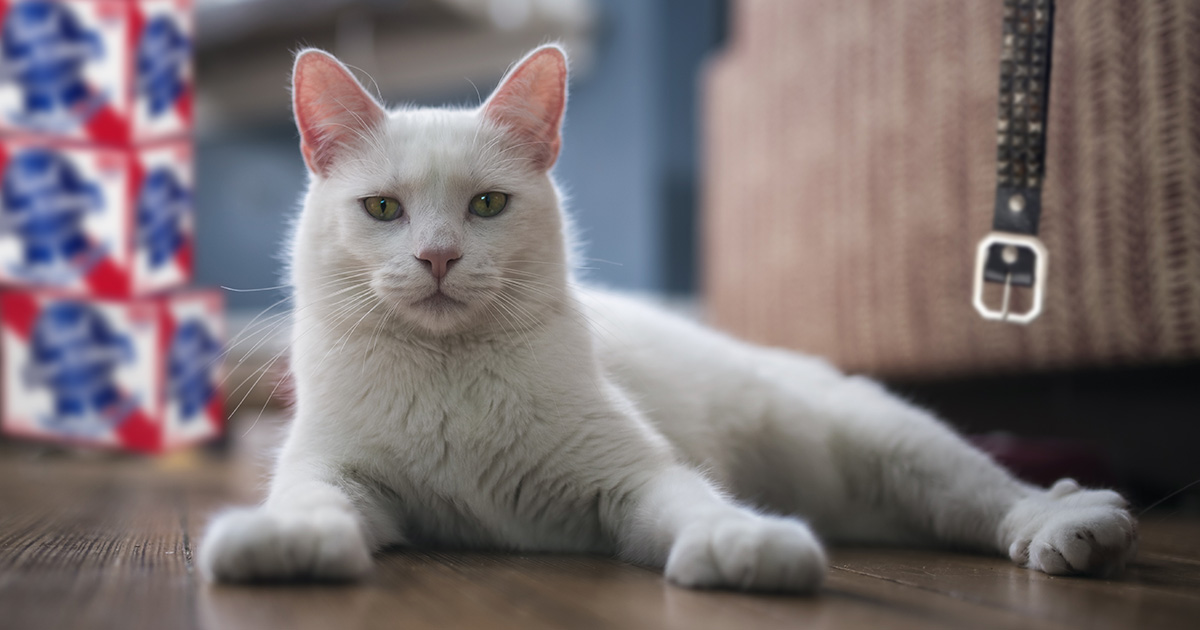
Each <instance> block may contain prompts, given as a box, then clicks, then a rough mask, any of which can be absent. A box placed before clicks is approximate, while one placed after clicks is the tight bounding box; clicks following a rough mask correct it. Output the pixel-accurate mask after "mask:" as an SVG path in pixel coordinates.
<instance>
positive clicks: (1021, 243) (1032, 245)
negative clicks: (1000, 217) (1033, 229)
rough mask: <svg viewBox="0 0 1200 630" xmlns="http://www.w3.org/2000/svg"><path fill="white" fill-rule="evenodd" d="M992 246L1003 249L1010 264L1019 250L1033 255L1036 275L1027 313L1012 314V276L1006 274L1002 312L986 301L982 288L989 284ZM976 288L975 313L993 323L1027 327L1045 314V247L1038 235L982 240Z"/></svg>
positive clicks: (998, 235) (993, 236) (1000, 234)
mask: <svg viewBox="0 0 1200 630" xmlns="http://www.w3.org/2000/svg"><path fill="white" fill-rule="evenodd" d="M993 245H1003V246H1004V250H1003V253H1004V256H1005V257H1006V259H1007V258H1011V260H1006V262H1009V263H1010V264H1011V263H1012V262H1015V261H1016V260H1017V256H1018V252H1019V250H1022V249H1026V250H1029V251H1030V252H1031V253H1032V254H1033V259H1034V275H1033V279H1032V280H1033V281H1032V284H1031V285H1030V289H1032V290H1033V304H1032V305H1031V306H1030V307H1029V310H1027V311H1025V312H1024V313H1013V312H1011V311H1009V297H1010V295H1011V293H1012V284H1013V282H1012V273H1011V272H1009V273H1006V274H1005V276H1004V297H1003V300H1002V302H1001V305H1000V309H999V310H996V309H993V308H991V307H989V306H988V305H987V304H986V303H984V301H983V285H984V283H985V282H986V281H987V279H986V277H985V274H986V272H987V261H988V250H990V249H991V247H992V246H993ZM974 282H975V288H974V289H973V294H974V300H973V302H974V304H975V310H976V311H979V314H980V315H982V316H983V318H984V319H990V320H993V321H1002V322H1012V323H1014V324H1028V323H1029V322H1032V321H1033V320H1035V319H1037V316H1038V315H1041V314H1042V300H1043V297H1044V294H1045V290H1046V247H1045V246H1044V245H1042V242H1041V241H1040V240H1038V239H1037V237H1035V236H1027V235H1024V234H1013V233H1010V232H992V233H990V234H988V235H987V236H985V237H983V240H982V241H980V242H979V248H978V249H977V250H976V252H975V280H974Z"/></svg>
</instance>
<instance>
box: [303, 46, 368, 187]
mask: <svg viewBox="0 0 1200 630" xmlns="http://www.w3.org/2000/svg"><path fill="white" fill-rule="evenodd" d="M292 109H293V112H294V113H295V115H296V127H297V128H299V130H300V150H301V152H302V153H304V161H305V163H307V164H308V169H309V170H310V171H312V172H313V173H316V174H318V175H328V174H329V169H330V167H331V166H332V165H333V163H334V162H335V161H336V160H337V158H338V157H339V156H341V155H343V154H344V153H345V152H347V151H348V150H349V149H351V148H352V147H354V146H355V145H356V144H357V143H358V142H359V141H360V140H361V139H362V138H364V137H366V136H367V135H368V134H370V133H372V132H373V130H374V129H375V128H376V127H378V126H379V125H381V124H383V121H384V120H385V119H386V118H387V112H386V111H385V110H384V109H383V106H381V105H380V104H379V102H378V101H376V100H375V99H374V98H372V97H371V95H370V94H368V93H367V91H366V90H364V89H363V87H362V85H361V84H359V82H358V80H357V79H355V78H354V75H352V74H350V71H349V70H347V69H346V66H344V65H342V62H340V61H338V60H337V58H335V57H334V56H333V55H330V54H329V53H327V52H324V51H321V50H317V49H315V48H309V49H307V50H304V51H301V52H300V54H299V55H297V56H296V66H295V68H293V69H292Z"/></svg>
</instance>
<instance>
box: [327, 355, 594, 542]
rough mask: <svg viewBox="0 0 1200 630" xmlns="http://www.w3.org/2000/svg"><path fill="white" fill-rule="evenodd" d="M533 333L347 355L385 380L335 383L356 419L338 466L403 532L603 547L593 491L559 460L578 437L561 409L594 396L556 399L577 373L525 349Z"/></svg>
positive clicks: (428, 537) (431, 537) (572, 410)
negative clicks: (514, 339)
mask: <svg viewBox="0 0 1200 630" xmlns="http://www.w3.org/2000/svg"><path fill="white" fill-rule="evenodd" d="M537 343H538V339H537V338H536V337H531V338H526V339H525V340H524V341H522V342H521V343H520V345H515V346H514V345H512V344H506V343H503V342H497V343H484V344H457V345H456V344H451V343H443V344H441V345H439V346H437V347H420V346H414V345H412V344H406V343H402V342H399V341H396V342H394V343H391V344H388V345H387V346H385V347H382V348H375V349H373V350H372V351H371V352H369V353H357V354H348V355H347V356H359V357H363V356H365V357H366V359H365V363H364V364H363V365H362V366H360V369H366V370H370V371H372V372H373V373H375V374H381V373H382V374H388V375H389V378H388V379H386V380H384V381H379V379H372V380H374V381H376V384H375V386H374V389H373V390H372V391H365V390H363V389H361V388H362V385H359V386H358V387H357V388H356V387H353V386H350V387H343V388H341V389H340V390H339V391H338V392H337V397H339V398H343V399H345V400H346V401H347V403H348V406H352V407H357V408H358V409H356V411H357V413H354V414H353V416H354V417H356V418H360V419H361V420H359V421H358V423H357V424H356V426H355V427H354V429H355V432H356V433H357V439H356V440H355V446H354V447H353V448H351V449H347V451H346V453H345V456H344V457H343V461H344V464H343V472H344V473H345V474H346V475H347V477H349V478H351V479H353V480H355V482H356V483H359V484H361V485H362V486H363V487H364V488H366V489H367V490H368V491H370V492H374V493H379V494H382V495H384V496H386V497H388V499H389V502H390V503H391V505H392V507H393V509H394V511H395V513H396V515H397V518H399V519H400V520H401V521H402V525H401V529H402V531H404V532H405V535H406V537H407V538H408V539H409V541H410V542H413V543H421V544H426V545H434V546H448V547H497V546H499V547H511V548H517V549H520V548H527V547H528V548H533V547H534V546H537V547H540V548H544V547H545V543H546V541H547V540H556V541H557V543H558V545H557V546H559V547H560V548H561V549H562V550H564V551H602V550H605V549H607V546H608V544H609V543H608V541H607V539H606V537H605V536H604V534H603V532H602V531H601V530H600V526H599V524H598V523H599V513H598V510H599V505H598V499H597V491H596V489H595V488H593V487H591V486H592V484H591V483H590V482H591V480H589V479H588V478H587V477H586V476H581V475H579V474H578V470H576V469H575V468H574V467H573V466H571V465H570V464H569V463H568V462H567V461H565V460H564V459H563V456H564V454H565V453H566V452H568V451H569V450H570V449H572V448H582V447H581V445H580V443H579V440H580V435H579V433H578V432H577V431H572V430H570V429H569V428H568V427H566V426H564V424H563V421H562V418H564V417H577V416H578V415H579V412H580V406H581V405H582V406H584V407H586V406H588V405H589V404H594V403H595V401H589V400H588V398H587V397H578V396H573V397H570V398H569V399H563V398H562V397H561V393H562V392H563V391H568V390H570V389H576V390H578V383H575V382H574V381H576V380H577V377H578V376H579V375H577V374H571V373H570V372H569V369H568V368H567V367H566V366H556V365H554V359H553V358H552V357H550V358H546V357H542V358H533V355H531V354H530V352H531V349H532V346H533V345H536V344H537ZM593 388H594V385H593Z"/></svg>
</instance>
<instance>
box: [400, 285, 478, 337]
mask: <svg viewBox="0 0 1200 630" xmlns="http://www.w3.org/2000/svg"><path fill="white" fill-rule="evenodd" d="M403 310H405V311H407V315H408V316H409V318H411V319H413V320H415V323H417V324H418V325H419V326H420V327H421V328H423V329H425V330H426V331H427V332H429V333H432V334H435V335H445V334H451V333H454V332H455V331H457V330H458V329H459V328H460V327H462V326H463V325H464V324H466V323H467V322H466V320H468V319H469V318H470V315H471V313H472V310H473V309H472V308H471V306H470V305H469V304H468V303H467V302H465V301H463V300H460V299H457V298H453V297H450V296H449V295H446V294H445V293H443V292H441V291H437V292H435V293H433V294H431V295H428V296H426V297H423V298H421V299H419V300H416V301H414V302H408V303H407V304H405V305H404V306H403Z"/></svg>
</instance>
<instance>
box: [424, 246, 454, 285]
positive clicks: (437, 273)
mask: <svg viewBox="0 0 1200 630" xmlns="http://www.w3.org/2000/svg"><path fill="white" fill-rule="evenodd" d="M459 258H462V252H461V251H459V249H458V248H448V247H433V248H429V249H422V250H421V251H420V252H418V253H417V260H419V261H421V262H423V263H425V267H426V268H427V269H429V273H432V274H433V277H434V278H436V279H438V280H441V279H442V278H444V277H446V273H448V272H449V271H450V265H452V264H454V261H456V260H458V259H459Z"/></svg>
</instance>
